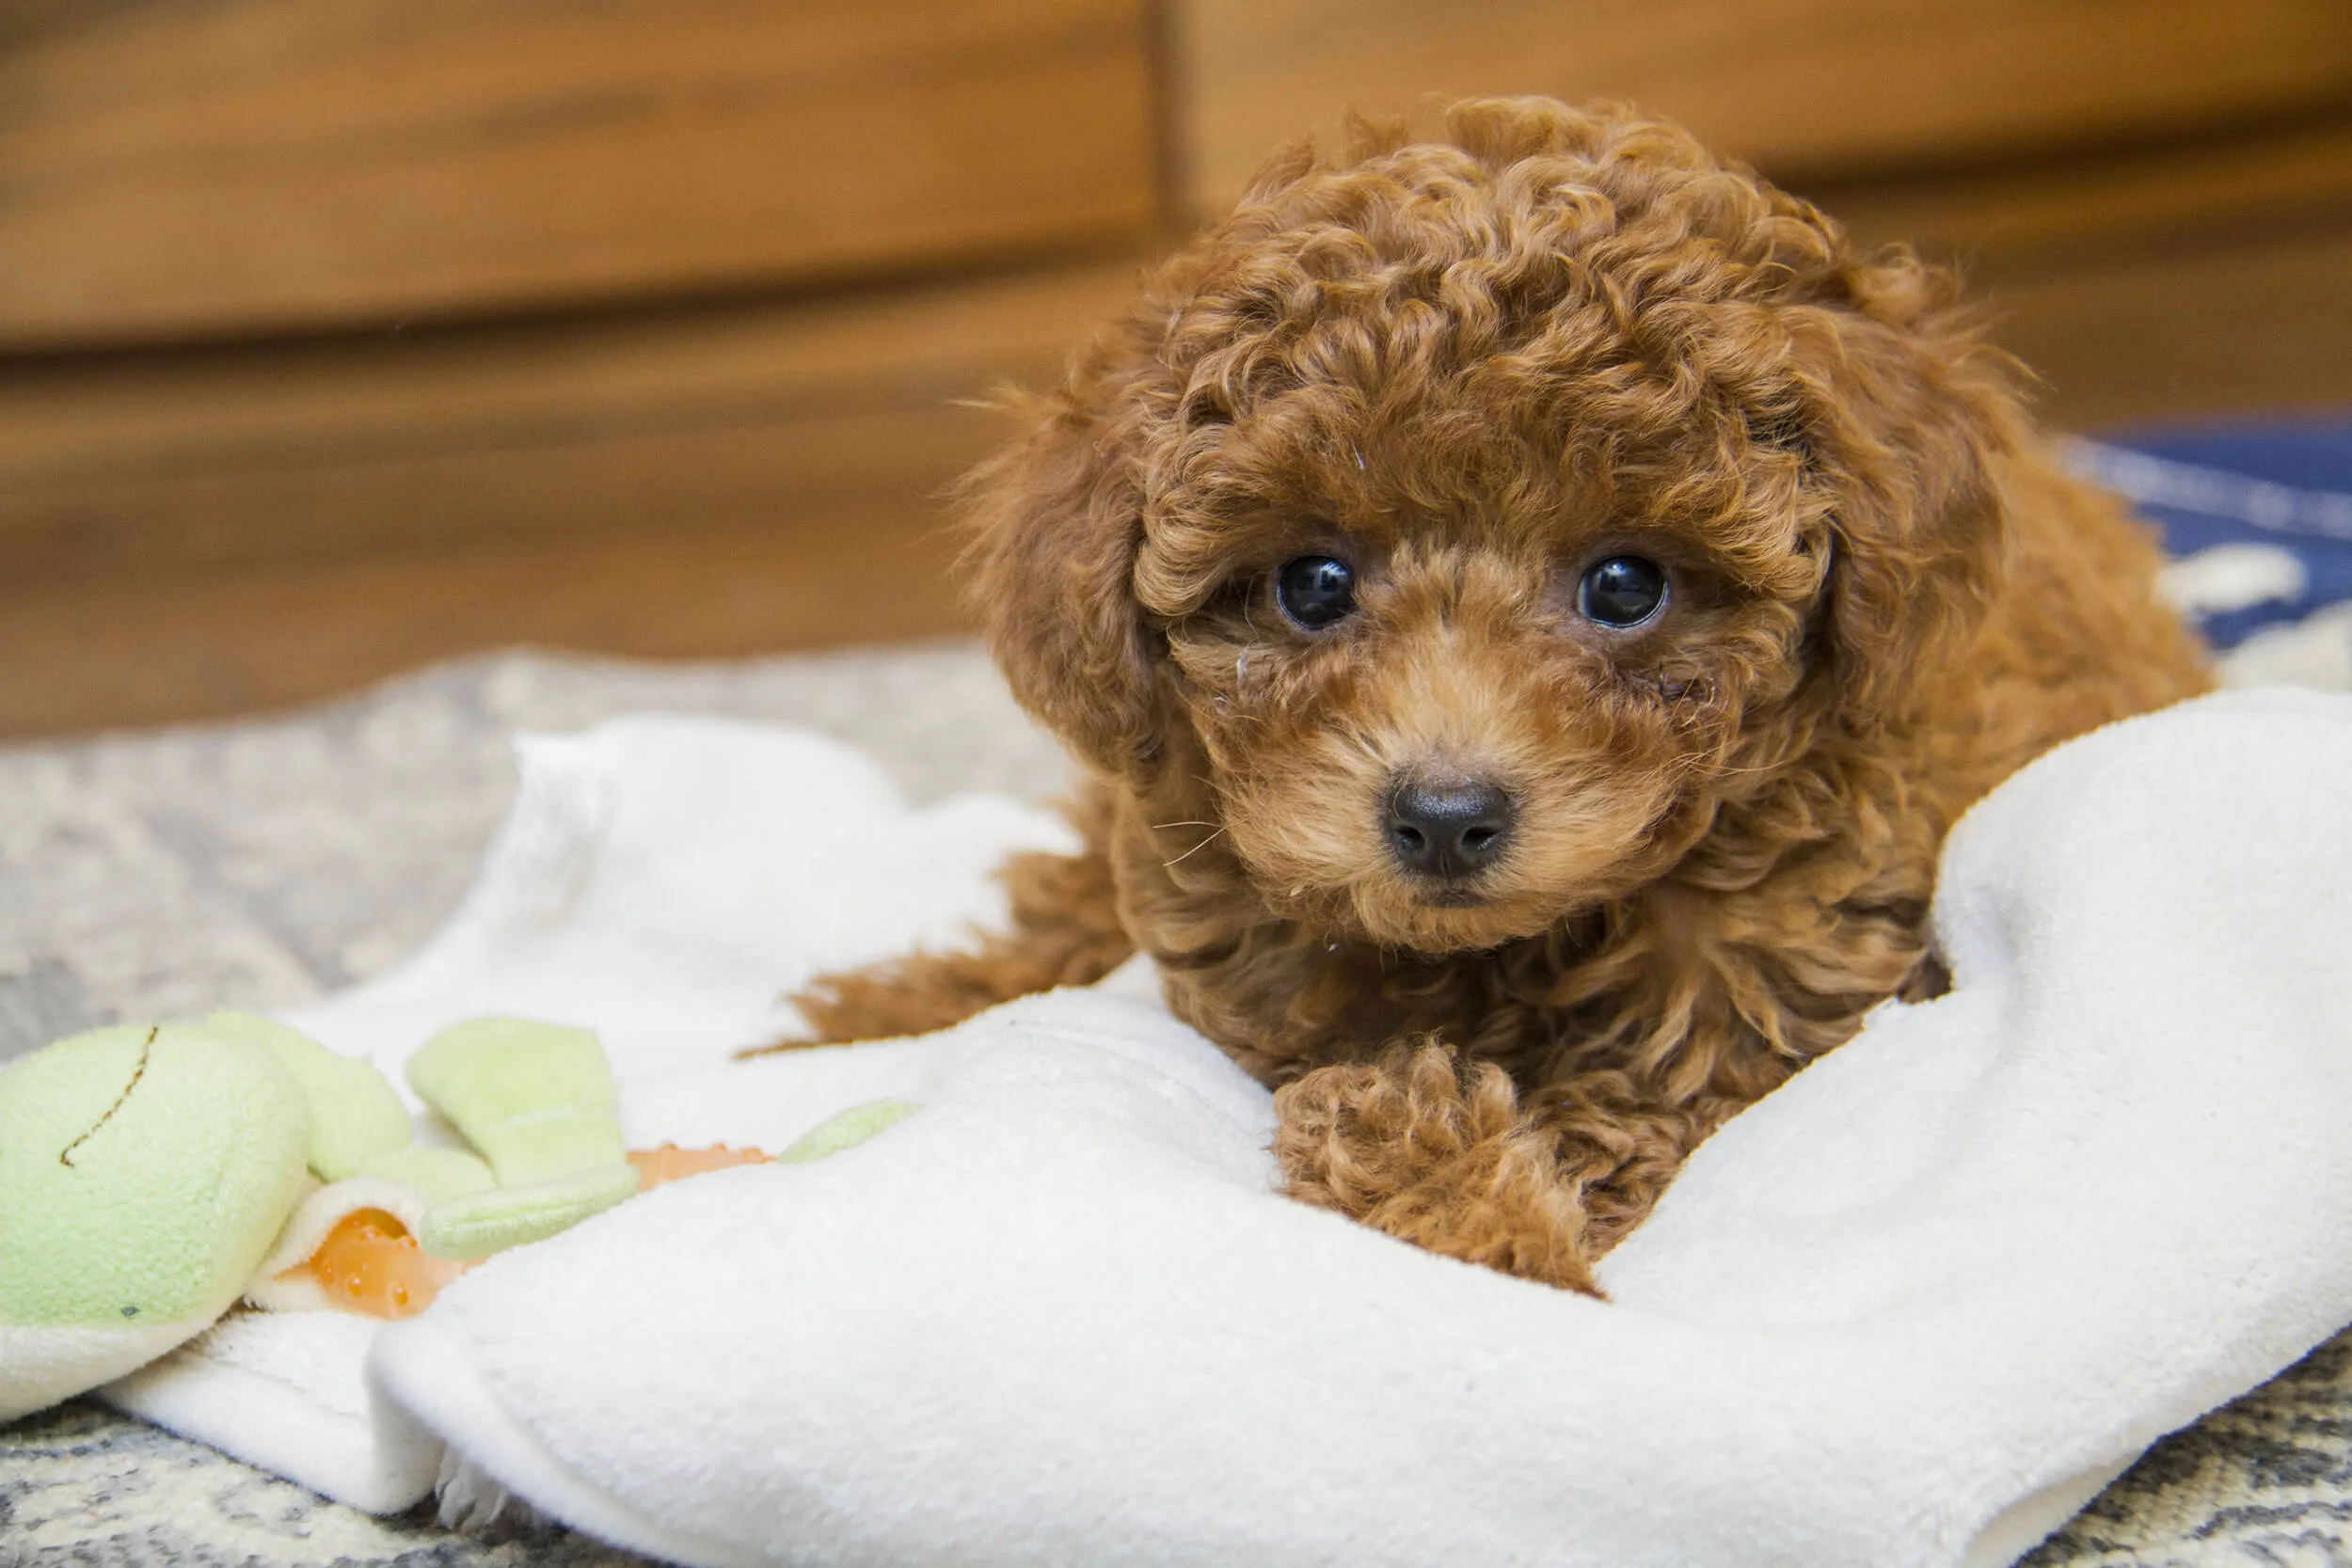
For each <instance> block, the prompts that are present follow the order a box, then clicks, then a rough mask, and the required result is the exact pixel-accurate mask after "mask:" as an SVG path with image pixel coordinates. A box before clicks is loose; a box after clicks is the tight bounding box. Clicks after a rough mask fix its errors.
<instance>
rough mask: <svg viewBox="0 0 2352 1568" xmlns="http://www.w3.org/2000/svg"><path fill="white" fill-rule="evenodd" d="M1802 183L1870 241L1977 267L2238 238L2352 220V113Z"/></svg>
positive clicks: (2012, 269)
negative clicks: (1989, 165)
mask: <svg viewBox="0 0 2352 1568" xmlns="http://www.w3.org/2000/svg"><path fill="white" fill-rule="evenodd" d="M1804 195H1805V196H1807V197H1809V198H1812V199H1813V200H1815V201H1817V202H1819V203H1820V206H1821V207H1822V209H1823V210H1824V211H1827V212H1829V213H1831V214H1835V215H1836V217H1837V218H1838V220H1839V221H1840V222H1842V223H1843V224H1845V226H1846V228H1847V230H1848V231H1849V232H1850V233H1851V234H1852V235H1853V237H1854V238H1855V239H1857V240H1859V241H1861V242H1863V243H1865V244H1871V245H1876V244H1883V243H1885V242H1887V241H1896V240H1899V241H1905V242H1908V243H1910V244H1913V245H1916V246H1917V247H1918V248H1919V249H1920V250H1921V252H1922V253H1925V254H1930V255H1934V256H1937V257H1939V258H1956V259H1958V260H1959V261H1961V262H1962V263H1963V265H1964V266H1965V267H1966V268H1967V269H1968V270H1969V271H1970V272H1972V273H1974V274H1976V275H1977V276H1979V277H2020V276H2028V275H2040V274H2043V273H2048V272H2050V271H2053V270H2057V269H2062V268H2066V267H2070V266H2080V265H2084V264H2090V263H2095V262H2099V261H2114V260H2118V259H2136V258H2138V257H2141V256H2145V255H2148V254H2150V253H2152V252H2153V251H2158V250H2162V251H2167V252H2177V251H2179V250H2181V249H2182V248H2184V247H2187V248H2195V249H2201V250H2211V249H2214V248H2217V247H2219V248H2224V249H2227V248H2232V247H2239V246H2243V245H2247V244H2249V243H2253V242H2259V241H2261V240H2263V239H2265V238H2273V237H2278V236H2280V235H2291V234H2294V233H2296V232H2300V231H2306V230H2310V229H2312V227H2313V226H2314V225H2315V224H2331V223H2343V222H2346V221H2352V119H2345V120H2343V121H2338V122H2334V123H2323V124H2316V125H2309V126H2302V127H2298V128H2296V129H2293V130H2288V131H2283V132H2275V133H2270V134H2266V135H2245V136H2236V137H2232V138H2230V139H2228V140H2214V141H2196V142H2190V143H2187V144H2185V145H2181V146H2177V147H2169V148H2164V149H2160V150H2151V151H2145V152H2138V153H2134V154H2131V155H2128V156H2109V157H2097V158H2082V159H2071V160H2065V161H2056V162H2051V163H2046V164H2032V165H2026V166H2010V167H2003V168H1999V169H1994V170H1986V171H1981V172H1976V173H1959V174H1954V175H1950V176H1947V177H1944V178H1938V179H1912V180H1905V181H1900V182H1894V183H1891V184H1890V183H1887V182H1845V183H1837V182H1811V183H1808V184H1806V185H1805V186H1804Z"/></svg>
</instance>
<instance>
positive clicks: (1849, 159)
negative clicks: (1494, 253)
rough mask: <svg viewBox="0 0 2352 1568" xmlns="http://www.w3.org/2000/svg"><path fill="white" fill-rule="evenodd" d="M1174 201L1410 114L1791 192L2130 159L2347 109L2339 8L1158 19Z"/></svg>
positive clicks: (1812, 7) (1292, 10) (1464, 4)
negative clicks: (1573, 132) (1670, 146)
mask: <svg viewBox="0 0 2352 1568" xmlns="http://www.w3.org/2000/svg"><path fill="white" fill-rule="evenodd" d="M1172 20H1173V24H1174V25H1173V33H1174V38H1175V40H1176V43H1177V47H1178V51H1179V54H1178V58H1179V62H1180V65H1181V68H1182V69H1181V71H1180V73H1179V79H1180V80H1181V81H1182V82H1183V83H1184V87H1183V91H1182V96H1181V99H1180V101H1179V104H1178V108H1179V113H1180V119H1181V123H1182V125H1183V127H1184V152H1185V156H1186V157H1187V159H1188V161H1189V169H1188V173H1187V174H1186V176H1185V180H1184V184H1185V189H1186V190H1187V191H1188V193H1189V195H1190V197H1191V199H1192V200H1193V201H1194V203H1195V204H1196V205H1197V206H1198V207H1199V208H1200V209H1201V210H1204V211H1206V210H1213V209H1215V208H1216V207H1218V206H1221V205H1222V204H1224V203H1225V202H1227V201H1230V200H1231V199H1232V197H1233V196H1234V195H1235V193H1237V192H1238V191H1239V190H1240V189H1241V188H1242V186H1243V185H1244V184H1245V183H1246V182H1247V181H1248V176H1249V175H1250V173H1251V172H1252V171H1253V170H1254V169H1255V168H1256V167H1257V166H1259V164H1260V163H1261V162H1262V161H1263V159H1264V158H1265V157H1266V156H1267V154H1268V153H1269V152H1270V151H1271V150H1274V149H1275V148H1277V147H1279V146H1281V145H1283V144H1284V143H1287V142H1289V141H1292V140H1295V138H1297V137H1298V136H1300V135H1305V134H1308V133H1311V132H1320V131H1323V130H1325V129H1326V128H1327V126H1328V125H1329V124H1330V123H1331V122H1332V121H1333V120H1334V119H1336V117H1337V116H1338V115H1339V114H1340V113H1341V112H1342V111H1343V109H1347V108H1350V107H1353V108H1358V109H1362V110H1366V111H1370V112H1376V113H1390V114H1395V113H1406V112H1410V111H1413V110H1414V109H1415V108H1416V106H1417V105H1420V104H1422V103H1423V102H1424V99H1425V96H1426V95H1429V94H1445V95H1449V96H1459V95H1464V94H1480V93H1549V94H1551V95H1554V96H1556V97H1561V98H1566V99H1571V100H1575V99H1586V98H1595V97H1611V98H1623V99H1629V100H1631V101H1633V102H1635V103H1639V104H1640V105H1642V106H1643V107H1644V108H1645V109H1648V110H1651V111H1653V112H1656V113H1661V114H1666V115H1671V116H1673V117H1675V118H1677V119H1681V120H1683V121H1684V122H1686V123H1687V124H1689V125H1690V126H1691V127H1692V129H1693V130H1695V131H1697V132H1698V133H1699V134H1700V135H1703V136H1705V137H1707V138H1708V140H1709V141H1710V142H1712V143H1713V144H1714V145H1716V146H1717V147H1719V148H1721V149H1722V150H1724V151H1726V152H1729V153H1732V154H1735V155H1738V156H1740V157H1744V158H1747V159H1750V160H1753V161H1756V162H1757V163H1759V164H1760V165H1762V166H1765V167H1766V168H1767V169H1769V170H1771V171H1772V172H1774V173H1776V174H1781V175H1784V176H1788V177H1791V178H1811V177H1819V176H1823V175H1829V174H1852V173H1855V172H1857V171H1861V170H1867V169H1883V168H1886V167H1890V166H1899V165H1904V164H1912V163H1920V162H1926V163H1935V164H1949V163H1951V162H1954V161H1958V160H1969V159H1981V158H1985V157H1991V156H1996V155H2012V154H2015V153H2017V152H2019V151H2024V150H2047V149H2054V148H2058V147H2061V146H2069V145H2072V146H2081V145H2087V144H2092V143H2099V142H2111V141H2115V140H2119V139H2130V138H2134V137H2138V136H2142V135H2149V134H2151V133H2153V132H2157V131H2167V130H2170V131H2180V130H2185V129H2187V128H2191V127H2196V126H2200V125H2207V124H2219V123H2225V122H2229V121H2233V120H2237V119H2245V118H2248V117H2262V116H2271V115H2278V114H2281V113H2284V112H2289V111H2293V110H2296V109H2300V108H2305V107H2309V106H2311V105H2314V104H2323V103H2344V102H2345V101H2346V99H2347V97H2348V96H2352V6H2346V5H2345V4H2344V3H2343V0H2230V3H2226V4H2224V3H2217V0H2055V3H2054V0H1904V3H1900V4H1890V3H1888V0H1647V3H1645V4H1642V5H1622V4H1611V3H1605V0H1568V3H1563V0H1175V6H1174V10H1173V12H1172Z"/></svg>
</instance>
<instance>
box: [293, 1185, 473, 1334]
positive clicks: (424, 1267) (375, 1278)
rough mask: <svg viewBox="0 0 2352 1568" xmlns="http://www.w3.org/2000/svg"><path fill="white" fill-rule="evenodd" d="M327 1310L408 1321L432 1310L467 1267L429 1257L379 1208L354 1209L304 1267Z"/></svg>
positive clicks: (327, 1234)
mask: <svg viewBox="0 0 2352 1568" xmlns="http://www.w3.org/2000/svg"><path fill="white" fill-rule="evenodd" d="M305 1267H307V1268H308V1269H309V1270H310V1273H311V1274H312V1275H314V1276H315V1277H316V1278H317V1280H318V1282H319V1288H320V1289H321V1290H323V1291H326V1299H327V1302H328V1304H329V1305H331V1306H333V1307H339V1308H341V1309H342V1310H343V1311H346V1312H364V1313H365V1314H367V1315H368V1316H369V1317H371V1318H407V1317H413V1316H415V1315H416V1314H417V1313H419V1312H421V1311H423V1310H424V1309H425V1308H426V1307H430V1306H432V1305H433V1298H434V1297H435V1296H437V1295H438V1294H439V1293H440V1291H441V1287H442V1286H444V1285H447V1284H448V1283H449V1282H450V1281H451V1280H453V1279H454V1278H456V1277H457V1276H458V1275H461V1274H463V1273H465V1272H466V1268H467V1265H466V1264H464V1263H453V1262H450V1261H447V1260H445V1259H439V1258H428V1257H427V1256H425V1254H424V1252H423V1250H422V1249H421V1248H420V1247H419V1246H418V1245H417V1239H416V1238H415V1237H414V1236H412V1235H410V1234H409V1233H408V1227H406V1226H405V1225H403V1224H401V1223H400V1221H399V1220H398V1219H397V1218H395V1217H394V1216H393V1215H391V1214H389V1213H387V1212H385V1211H383V1210H381V1209H355V1210H353V1211H352V1212H350V1213H348V1214H345V1215H344V1216H343V1217H342V1219H341V1220H339V1221H337V1222H336V1225H335V1228H334V1229H332V1230H330V1231H328V1232H327V1233H326V1240H325V1241H323V1242H321V1243H319V1249H318V1251H316V1252H314V1253H312V1254H311V1255H310V1262H309V1263H308V1264H306V1265H305Z"/></svg>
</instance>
